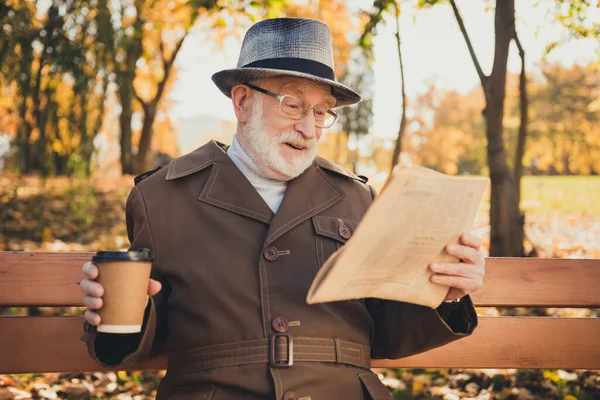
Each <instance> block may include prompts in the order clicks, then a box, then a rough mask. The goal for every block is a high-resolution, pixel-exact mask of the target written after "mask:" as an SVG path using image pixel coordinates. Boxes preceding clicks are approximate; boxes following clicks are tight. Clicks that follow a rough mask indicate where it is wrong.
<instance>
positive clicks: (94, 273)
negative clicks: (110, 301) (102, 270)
mask: <svg viewBox="0 0 600 400" xmlns="http://www.w3.org/2000/svg"><path fill="white" fill-rule="evenodd" d="M81 269H82V270H83V274H84V275H85V277H86V278H88V279H96V278H97V277H98V267H96V265H95V264H94V263H92V262H91V261H88V262H86V263H85V264H83V267H81Z"/></svg>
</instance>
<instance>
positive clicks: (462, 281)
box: [430, 274, 482, 293]
mask: <svg viewBox="0 0 600 400" xmlns="http://www.w3.org/2000/svg"><path fill="white" fill-rule="evenodd" d="M430 279H431V281H432V282H435V283H439V284H440V285H444V286H449V287H452V288H456V289H458V290H460V291H461V292H463V293H471V292H474V291H475V290H477V289H479V288H480V287H481V285H482V283H481V282H480V281H479V279H477V278H465V277H463V276H452V275H437V274H435V275H432V276H431V278H430Z"/></svg>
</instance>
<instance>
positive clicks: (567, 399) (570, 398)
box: [563, 394, 577, 400]
mask: <svg viewBox="0 0 600 400" xmlns="http://www.w3.org/2000/svg"><path fill="white" fill-rule="evenodd" d="M563 400H577V397H575V396H573V395H572V394H568V395H566V396H565V397H564V399H563Z"/></svg>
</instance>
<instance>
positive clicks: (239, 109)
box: [231, 84, 254, 123]
mask: <svg viewBox="0 0 600 400" xmlns="http://www.w3.org/2000/svg"><path fill="white" fill-rule="evenodd" d="M253 94H254V93H252V90H251V89H250V88H249V87H248V86H246V85H242V84H240V85H235V86H234V87H232V88H231V101H232V103H233V110H234V111H235V116H236V117H237V120H238V121H239V122H241V123H246V122H247V121H248V119H249V118H250V114H251V111H252V100H251V99H252V95H253Z"/></svg>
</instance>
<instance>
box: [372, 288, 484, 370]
mask: <svg viewBox="0 0 600 400" xmlns="http://www.w3.org/2000/svg"><path fill="white" fill-rule="evenodd" d="M365 304H366V306H367V309H368V310H369V313H370V314H371V317H372V318H373V322H374V325H375V336H374V338H373V341H372V343H371V358H373V359H381V358H389V359H395V358H402V357H408V356H411V355H414V354H418V353H423V352H425V351H428V350H431V349H434V348H436V347H440V346H443V345H445V344H448V343H450V342H453V341H455V340H458V339H460V338H463V337H465V336H469V335H470V334H471V333H473V330H474V329H475V327H477V313H476V312H475V307H474V306H473V302H472V301H471V297H470V296H469V295H467V296H464V297H463V298H462V299H461V301H460V302H459V303H442V304H441V305H440V306H439V307H438V308H436V309H435V310H434V309H432V308H429V307H426V306H421V305H417V304H411V303H405V302H401V301H392V300H381V299H367V300H366V301H365Z"/></svg>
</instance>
